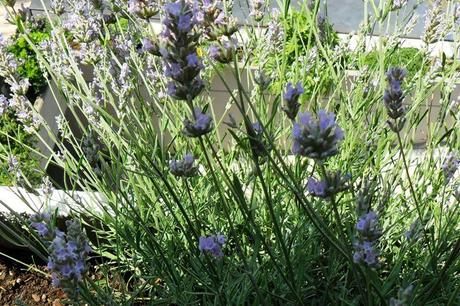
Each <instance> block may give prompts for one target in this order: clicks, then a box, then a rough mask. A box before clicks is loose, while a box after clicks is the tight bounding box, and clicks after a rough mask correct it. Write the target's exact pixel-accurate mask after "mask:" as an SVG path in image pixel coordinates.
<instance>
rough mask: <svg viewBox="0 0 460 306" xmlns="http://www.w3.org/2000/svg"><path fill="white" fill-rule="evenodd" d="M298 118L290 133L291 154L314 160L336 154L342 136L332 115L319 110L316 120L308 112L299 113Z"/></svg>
mask: <svg viewBox="0 0 460 306" xmlns="http://www.w3.org/2000/svg"><path fill="white" fill-rule="evenodd" d="M299 117H300V120H299V123H294V128H293V131H292V138H293V140H294V142H293V144H292V153H294V154H295V155H300V156H307V157H310V158H313V159H315V160H324V159H326V158H328V157H330V156H333V155H335V154H337V152H338V145H339V142H340V141H342V140H343V139H344V134H343V131H342V129H341V128H340V127H339V126H338V124H337V122H336V121H335V115H334V114H333V113H327V112H326V111H324V110H320V111H319V112H318V120H314V119H313V118H312V115H311V114H310V113H309V112H306V113H301V114H300V115H299Z"/></svg>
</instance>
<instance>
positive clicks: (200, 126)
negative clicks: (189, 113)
mask: <svg viewBox="0 0 460 306" xmlns="http://www.w3.org/2000/svg"><path fill="white" fill-rule="evenodd" d="M212 128H213V124H212V118H211V117H210V116H208V115H206V114H205V113H203V111H202V110H201V108H199V107H196V108H195V110H194V121H192V120H189V119H185V120H184V129H183V130H182V132H183V133H184V135H185V136H188V137H200V136H203V135H205V134H207V133H209V132H211V131H212Z"/></svg>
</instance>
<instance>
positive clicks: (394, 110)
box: [383, 68, 407, 132]
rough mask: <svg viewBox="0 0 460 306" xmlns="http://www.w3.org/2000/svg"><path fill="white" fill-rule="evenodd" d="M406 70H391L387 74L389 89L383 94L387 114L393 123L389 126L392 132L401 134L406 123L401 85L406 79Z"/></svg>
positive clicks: (389, 122)
mask: <svg viewBox="0 0 460 306" xmlns="http://www.w3.org/2000/svg"><path fill="white" fill-rule="evenodd" d="M406 74H407V72H406V70H405V69H402V68H391V69H389V70H388V72H387V79H388V88H387V89H386V90H385V93H384V94H383V102H384V103H385V107H386V109H387V114H388V116H389V117H390V119H391V120H392V121H388V124H389V126H390V128H391V130H392V131H394V132H400V131H401V130H402V128H403V127H404V123H405V118H404V115H405V112H406V111H405V108H404V106H403V100H404V94H403V91H402V88H401V84H402V82H403V80H404V78H405V77H406Z"/></svg>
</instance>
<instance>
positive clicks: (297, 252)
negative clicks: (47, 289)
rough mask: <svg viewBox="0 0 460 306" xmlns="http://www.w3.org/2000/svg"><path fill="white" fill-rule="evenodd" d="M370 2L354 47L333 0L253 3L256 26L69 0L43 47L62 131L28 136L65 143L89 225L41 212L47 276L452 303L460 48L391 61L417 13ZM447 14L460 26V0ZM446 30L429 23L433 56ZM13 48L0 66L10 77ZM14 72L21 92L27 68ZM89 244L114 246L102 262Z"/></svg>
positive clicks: (86, 284)
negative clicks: (372, 55) (435, 58)
mask: <svg viewBox="0 0 460 306" xmlns="http://www.w3.org/2000/svg"><path fill="white" fill-rule="evenodd" d="M365 3H366V6H365V7H366V11H365V18H366V19H365V22H364V24H363V26H362V27H361V28H360V29H359V31H358V32H357V33H356V35H355V37H354V45H352V44H350V43H349V41H348V40H347V39H349V38H350V37H348V38H344V39H343V40H342V41H340V43H338V44H328V42H327V40H328V37H329V35H330V32H328V31H329V30H330V29H328V23H327V22H326V19H325V18H326V17H327V15H326V14H324V13H325V10H324V7H322V5H321V3H320V2H319V1H315V2H311V3H310V2H308V3H301V4H300V7H299V8H298V11H296V9H295V8H294V7H292V6H291V5H290V3H289V2H283V3H281V6H280V12H279V13H274V14H272V15H270V18H265V17H268V15H267V13H264V12H269V11H270V5H269V3H265V2H261V1H256V2H252V4H251V11H252V14H251V15H250V16H248V20H250V21H251V22H252V21H255V24H254V23H253V24H252V25H251V24H245V23H244V22H243V20H240V21H239V23H237V22H236V20H235V19H234V18H233V17H232V16H231V14H230V12H231V10H230V7H229V4H228V3H226V2H220V1H205V0H203V1H189V0H178V1H173V2H167V3H164V5H163V4H162V6H159V5H158V3H157V2H153V1H102V2H100V1H86V0H82V1H77V2H76V3H61V2H58V1H57V2H55V4H54V5H53V6H52V9H53V10H55V11H56V12H57V13H59V14H57V15H58V16H59V17H58V18H56V19H52V20H50V23H51V24H52V26H53V31H52V33H51V35H50V38H49V40H48V41H47V42H46V43H44V44H43V45H42V46H36V51H37V54H39V59H40V63H41V65H42V66H43V68H45V69H46V70H47V72H48V73H49V83H50V85H51V86H50V88H51V90H52V91H53V93H54V96H55V99H56V101H53V102H55V103H56V105H57V106H59V107H61V108H62V109H61V114H60V116H59V117H58V118H59V120H58V122H57V123H58V125H59V129H60V130H61V134H60V135H56V133H55V131H54V130H53V129H52V128H51V124H50V123H49V122H48V123H47V122H45V120H37V121H39V122H40V123H42V124H41V126H40V129H41V130H37V129H35V130H31V132H34V133H36V134H39V133H38V132H39V131H45V132H46V133H47V135H48V136H49V137H50V138H51V139H52V142H53V146H55V147H56V150H59V153H51V156H49V157H46V154H44V153H42V156H43V157H45V158H47V160H46V161H47V162H48V164H53V165H54V166H55V167H58V168H61V169H62V171H63V173H64V174H65V181H64V180H63V181H62V182H61V186H60V188H62V189H64V190H65V192H66V193H67V194H68V196H69V197H70V198H71V199H72V203H71V208H72V210H73V211H74V212H75V213H80V214H82V215H83V216H84V217H85V220H86V218H88V220H91V222H89V224H91V228H92V229H93V232H92V233H91V235H88V236H89V237H94V239H93V240H92V241H91V242H88V240H87V238H86V236H85V235H84V234H83V231H82V230H81V227H80V225H79V224H78V223H76V222H69V223H68V231H67V233H64V232H62V231H59V230H58V229H56V228H54V227H52V226H49V225H48V224H49V221H50V219H49V218H48V217H46V218H43V217H42V218H39V217H34V219H33V220H32V221H33V223H32V227H33V228H34V229H35V230H36V231H37V233H38V236H39V238H41V241H42V243H43V244H45V245H46V246H48V247H47V248H46V249H47V253H48V254H47V256H49V257H50V262H51V264H50V266H49V267H50V270H49V272H50V273H51V274H53V275H54V278H55V279H56V280H57V281H59V282H60V285H64V286H66V287H68V288H72V290H73V292H78V293H79V294H78V296H76V295H74V296H71V295H69V297H70V298H73V299H74V301H73V303H77V301H78V302H80V303H87V304H89V305H98V304H108V305H153V304H157V303H162V304H180V305H189V304H203V305H208V304H218V305H230V304H237V305H240V304H254V305H265V304H267V305H272V304H275V305H277V304H283V305H284V304H286V305H326V304H332V303H337V302H339V303H343V304H347V305H386V304H388V303H390V304H391V305H404V304H407V305H409V304H411V303H412V304H413V305H440V304H446V305H455V303H456V301H457V300H458V295H459V291H458V288H460V286H459V285H460V279H459V277H458V273H457V270H458V264H459V257H460V242H459V241H460V240H459V238H460V237H459V234H458V224H459V223H458V221H459V214H458V209H459V205H458V192H456V188H455V186H457V185H458V179H457V176H456V170H457V168H458V160H457V158H456V157H455V155H454V154H449V155H447V154H446V153H445V152H444V151H446V148H449V149H448V150H447V151H449V152H450V151H452V152H456V151H457V150H456V148H457V147H458V137H457V134H456V132H455V131H456V129H457V128H458V126H457V125H458V122H457V120H456V117H455V116H456V113H455V112H452V111H451V109H452V108H451V101H450V100H451V99H452V95H451V94H449V92H450V93H451V92H452V91H451V90H448V88H447V87H451V86H449V84H453V83H455V81H456V80H458V73H457V71H456V69H458V67H459V66H460V65H459V63H458V58H453V59H451V63H452V65H446V64H444V65H442V64H441V66H439V67H437V68H432V69H431V70H429V71H425V70H424V71H423V72H420V73H415V75H414V76H413V77H412V76H411V77H407V78H405V76H406V73H405V69H404V67H398V68H391V69H390V70H388V69H387V67H386V63H388V62H390V61H389V60H388V59H387V58H385V57H386V56H391V54H392V53H394V52H393V51H394V50H395V49H398V48H399V45H400V43H401V37H403V36H404V35H403V34H404V29H405V28H407V27H408V24H407V23H408V22H409V21H408V20H410V18H411V17H412V15H413V14H414V12H411V11H410V10H408V9H407V8H408V6H407V5H406V3H405V1H380V2H379V3H378V4H377V3H374V2H369V1H365ZM68 11H70V12H69V13H63V12H68ZM370 11H372V14H371V12H370ZM442 11H443V12H444V13H445V14H449V16H450V17H451V18H447V19H448V20H446V21H445V23H446V27H444V29H455V28H454V27H452V22H453V21H456V19H455V18H454V16H455V15H454V14H455V13H456V8H455V7H454V6H450V5H447V6H442ZM9 12H10V13H11V14H12V15H14V14H15V12H14V11H12V10H9ZM405 14H406V15H405ZM430 14H431V13H430ZM294 15H298V16H304V19H305V20H307V23H306V24H308V27H302V28H300V27H301V25H300V24H299V23H292V20H291V19H289V18H290V17H289V16H291V17H292V16H294ZM400 15H404V16H403V17H404V18H402V19H397V17H398V16H400ZM318 16H320V17H318ZM109 17H110V18H109ZM156 17H159V18H160V19H161V24H155V22H156V21H155V19H156ZM393 17H394V18H396V20H398V21H397V22H396V26H395V28H396V30H395V32H394V33H387V34H382V35H381V36H380V37H377V38H376V40H377V43H376V44H375V48H376V51H377V53H378V55H377V61H376V62H377V64H376V65H373V66H372V67H364V66H362V65H361V64H362V63H364V62H365V58H366V56H367V51H366V49H368V48H369V47H370V46H369V41H370V37H371V36H372V35H373V34H374V32H372V27H371V26H369V25H373V24H375V27H378V28H380V30H381V31H380V32H381V33H386V32H385V31H383V29H387V28H390V27H389V26H388V24H389V22H391V20H394V19H393ZM268 19H270V20H268ZM429 19H430V20H432V19H433V18H429ZM15 20H17V22H18V23H19V25H21V19H15ZM401 20H402V21H401ZM387 23H388V24H387ZM237 24H238V25H239V26H237ZM265 25H268V28H265V27H264V26H265ZM159 27H161V29H159ZM296 27H297V28H296ZM441 32H442V33H441ZM444 32H445V31H444V30H443V31H431V32H429V33H428V34H429V35H428V34H427V35H426V37H431V38H430V39H426V40H425V44H424V45H423V46H422V48H423V49H422V51H420V54H421V55H422V56H423V61H424V63H423V65H422V66H424V67H425V66H426V65H430V63H431V59H429V58H428V54H429V49H430V46H429V45H428V44H427V42H428V41H431V40H432V39H434V38H433V37H435V38H436V39H441V40H442V39H443V38H442V37H443V35H444V34H445V33H444ZM275 33H282V37H281V38H278V39H275V38H276V37H274V36H276V35H275ZM299 34H301V35H302V39H300V41H301V42H303V43H297V42H298V41H297V40H296V39H295V38H296V37H297V38H298V35H299ZM22 35H23V36H24V38H26V39H27V31H25V32H24V33H23V34H22ZM284 35H286V36H284ZM267 37H271V39H272V40H270V42H271V44H270V46H267ZM286 37H290V39H286ZM291 38H292V39H293V40H296V43H295V44H292V40H291ZM453 44H454V46H457V47H458V45H459V39H458V36H455V35H454V42H453ZM275 49H276V50H277V51H278V54H277V56H276V57H274V58H272V59H267V58H266V57H267V54H269V53H270V52H272V53H273V52H274V50H275ZM457 53H458V52H457ZM2 56H3V57H4V58H5V63H4V64H5V65H4V66H5V67H4V69H3V70H1V71H0V73H1V74H3V75H5V76H8V75H14V71H15V68H14V65H12V64H11V63H9V62H8V61H7V60H6V59H7V57H8V55H7V54H3V55H2ZM351 56H353V57H356V58H352V59H351V60H350V61H346V60H344V59H345V58H347V57H351ZM456 56H458V54H456ZM265 59H266V60H265ZM445 62H446V60H444V63H445ZM352 67H359V68H360V71H358V73H357V74H358V76H356V74H352V73H350V71H349V69H351V68H352ZM306 71H308V73H306ZM326 74H327V75H326ZM326 79H327V80H332V81H333V82H332V84H333V86H329V85H328V86H326V84H325V82H326V81H324V80H326ZM292 80H295V82H292ZM289 81H291V82H292V83H289ZM16 84H17V86H16V87H15V88H16V89H15V93H14V94H15V95H16V96H18V98H16V99H14V101H15V102H17V103H18V104H20V102H21V101H22V98H19V96H21V95H20V94H21V92H22V91H23V90H22V88H23V87H25V86H26V84H27V83H26V81H23V82H22V83H21V82H20V80H16ZM274 84H275V85H274ZM276 84H278V85H280V84H281V85H280V86H278V85H276ZM294 84H295V85H294ZM328 84H331V83H328ZM307 85H308V88H307ZM304 87H305V89H304ZM325 87H328V90H327V91H325V90H324V88H325ZM446 88H447V89H446ZM307 91H308V92H307ZM439 95H440V96H441V98H440V101H441V104H440V105H439V108H437V110H439V113H438V112H436V113H435V112H434V109H433V108H430V106H431V105H432V103H433V99H432V97H434V96H439ZM0 100H1V99H0ZM4 100H5V101H6V100H7V99H4ZM62 101H64V102H65V103H64V104H65V107H64V106H63V105H64V104H62V103H60V102H62ZM24 104H25V105H26V106H27V107H28V108H26V109H25V110H26V111H31V112H32V113H33V108H31V107H30V105H28V104H27V103H24ZM1 105H4V107H9V106H6V102H5V103H3V104H1ZM37 116H38V115H37ZM386 118H388V120H387V122H386ZM54 123H55V122H53V124H54ZM419 130H422V131H423V132H424V133H422V135H424V137H425V138H424V139H423V143H424V150H423V151H421V150H419V149H418V148H416V147H415V145H414V144H415V143H418V144H419V146H420V139H415V138H414V137H416V136H417V135H419V133H418V131H419ZM417 137H418V136H417ZM446 155H447V158H444V157H445V156H446ZM6 156H13V155H11V154H9V155H6ZM10 159H11V162H10V164H11V166H12V169H11V170H12V171H15V170H16V168H17V165H18V163H19V164H20V160H19V162H17V161H16V162H15V161H14V160H13V159H12V158H10ZM198 161H199V162H198ZM45 164H46V163H45ZM44 183H46V184H45V185H44V187H45V188H44V190H47V192H46V193H47V194H51V192H52V191H51V190H52V189H51V188H50V186H49V182H48V183H47V182H46V181H45V182H44ZM74 190H82V191H84V192H86V193H85V194H86V195H87V196H88V197H89V198H90V199H91V201H90V202H91V203H88V202H87V201H83V200H82V199H81V198H80V197H79V196H78V194H77V193H76V192H74ZM46 198H47V199H48V200H49V196H48V197H46ZM46 203H47V205H48V206H49V205H50V203H49V201H48V202H46ZM47 205H44V206H47ZM39 216H40V215H39ZM18 218H19V217H18ZM17 239H20V240H21V241H23V242H24V241H27V238H26V237H17ZM24 244H25V245H29V246H33V244H32V243H25V242H24ZM89 244H91V248H92V251H91V252H93V253H94V255H96V256H98V257H99V260H95V261H91V262H89V261H88V260H87V259H88V256H89V252H90V250H89V248H88V245H89ZM37 252H38V251H37ZM38 253H39V252H38ZM90 264H91V265H94V266H95V267H94V271H98V273H100V274H102V276H103V277H101V278H100V280H99V281H98V282H97V283H94V282H92V281H91V279H89V278H88V277H87V275H86V272H87V271H88V270H89V269H90V266H89V265H90ZM408 284H411V285H410V286H408ZM401 288H407V289H401ZM70 302H72V301H70Z"/></svg>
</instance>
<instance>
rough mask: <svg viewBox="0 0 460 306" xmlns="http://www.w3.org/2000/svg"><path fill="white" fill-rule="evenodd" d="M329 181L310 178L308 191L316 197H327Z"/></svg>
mask: <svg viewBox="0 0 460 306" xmlns="http://www.w3.org/2000/svg"><path fill="white" fill-rule="evenodd" d="M326 188H327V183H326V182H325V181H317V180H315V179H314V178H309V179H308V183H307V190H308V192H309V193H310V194H311V195H313V196H316V197H320V198H324V197H326Z"/></svg>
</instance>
